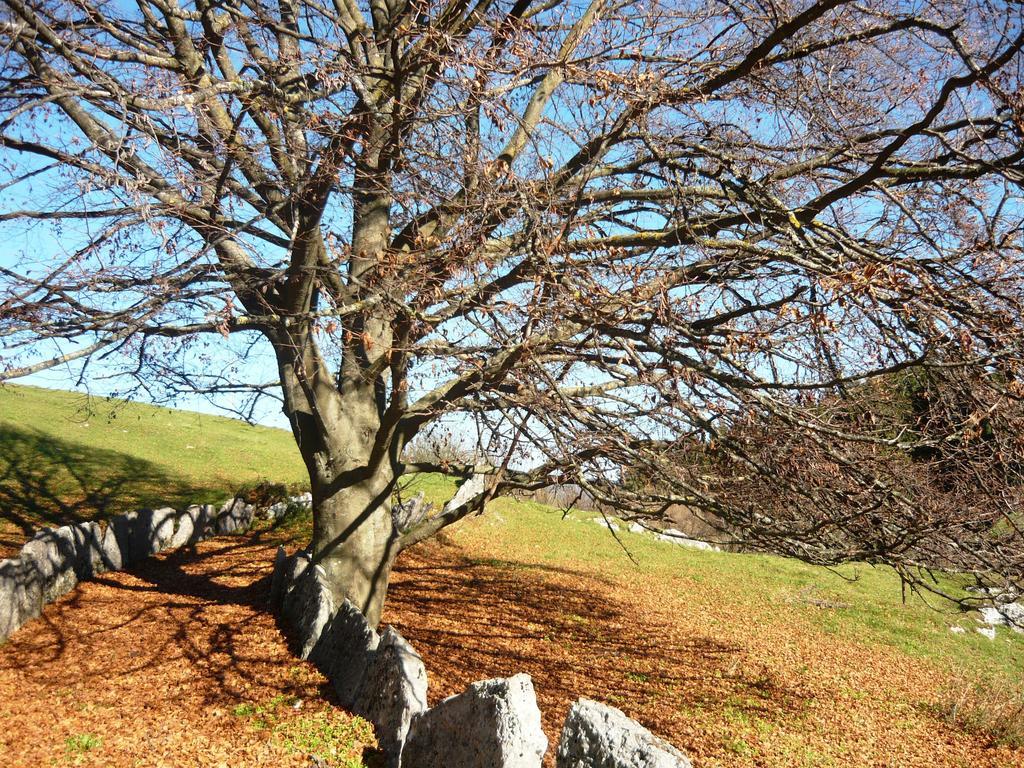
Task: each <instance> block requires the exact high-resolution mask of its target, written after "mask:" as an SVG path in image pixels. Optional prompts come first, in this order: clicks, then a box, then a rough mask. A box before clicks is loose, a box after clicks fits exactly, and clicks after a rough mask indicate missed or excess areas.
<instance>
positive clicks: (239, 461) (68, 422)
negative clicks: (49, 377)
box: [0, 385, 308, 546]
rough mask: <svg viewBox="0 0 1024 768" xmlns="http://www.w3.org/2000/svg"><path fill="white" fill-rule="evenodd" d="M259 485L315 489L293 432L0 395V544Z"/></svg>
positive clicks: (135, 407)
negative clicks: (51, 528)
mask: <svg viewBox="0 0 1024 768" xmlns="http://www.w3.org/2000/svg"><path fill="white" fill-rule="evenodd" d="M262 478H272V479H274V480H275V481H277V482H285V483H295V482H298V483H304V482H308V480H307V478H306V475H305V469H304V467H303V465H302V461H301V459H300V458H299V455H298V451H297V449H296V447H295V443H294V441H293V440H292V437H291V435H290V434H289V433H287V432H285V431H283V430H280V429H269V428H266V427H253V426H248V425H246V424H244V423H242V422H239V421H236V420H234V419H228V418H223V417H218V416H209V415H204V414H198V413H192V412H188V411H172V410H168V409H166V408H157V407H153V406H148V405H141V404H137V403H125V402H123V401H109V400H105V399H101V398H89V397H86V396H85V395H80V394H74V393H68V392H58V391H53V390H46V389H38V388H36V387H23V386H11V385H6V386H2V387H0V509H2V510H3V517H4V519H5V523H6V525H5V529H4V530H0V544H6V545H8V546H10V545H12V544H14V543H15V542H17V541H20V540H21V539H23V538H24V537H25V535H27V534H28V533H30V532H31V531H32V529H34V528H36V527H38V526H40V525H49V524H53V523H59V522H66V521H68V520H76V519H79V520H80V519H93V518H104V517H106V516H108V515H111V514H117V513H119V512H123V511H125V510H130V509H137V508H140V507H146V506H150V507H152V506H159V505H168V506H174V507H177V506H183V505H187V504H195V503H212V502H217V501H220V500H222V499H223V498H225V497H226V496H228V495H230V494H231V493H232V492H234V491H235V490H236V489H237V488H239V487H240V486H243V485H247V484H252V483H255V482H257V481H259V480H260V479H262Z"/></svg>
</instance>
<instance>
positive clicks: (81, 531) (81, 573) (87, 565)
mask: <svg viewBox="0 0 1024 768" xmlns="http://www.w3.org/2000/svg"><path fill="white" fill-rule="evenodd" d="M70 528H71V534H72V536H73V538H74V541H75V575H76V576H78V578H79V580H82V579H91V578H92V577H93V576H96V575H97V574H100V573H103V572H104V571H106V570H108V565H107V561H106V558H105V557H104V551H103V531H101V530H100V526H99V523H96V522H92V521H90V522H87V523H76V524H75V525H72V526H70Z"/></svg>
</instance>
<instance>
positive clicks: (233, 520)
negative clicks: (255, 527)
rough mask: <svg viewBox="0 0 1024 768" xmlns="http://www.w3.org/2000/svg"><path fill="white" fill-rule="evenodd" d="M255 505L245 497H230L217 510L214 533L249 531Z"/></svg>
mask: <svg viewBox="0 0 1024 768" xmlns="http://www.w3.org/2000/svg"><path fill="white" fill-rule="evenodd" d="M255 509H256V508H255V507H253V505H252V504H246V503H245V501H244V500H243V499H230V500H229V501H227V502H225V503H224V505H223V506H222V507H221V508H220V510H219V511H218V512H217V515H216V518H215V520H214V524H213V530H214V533H217V534H225V533H237V532H241V531H247V530H248V529H249V527H250V526H251V525H252V518H253V513H254V512H255Z"/></svg>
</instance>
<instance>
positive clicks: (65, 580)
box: [20, 525, 78, 605]
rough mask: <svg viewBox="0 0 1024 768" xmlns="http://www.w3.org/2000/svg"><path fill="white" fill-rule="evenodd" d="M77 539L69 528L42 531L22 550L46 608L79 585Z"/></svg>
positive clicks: (22, 558)
mask: <svg viewBox="0 0 1024 768" xmlns="http://www.w3.org/2000/svg"><path fill="white" fill-rule="evenodd" d="M76 556H77V553H76V547H75V536H74V534H73V533H72V531H71V528H70V527H68V526H66V525H65V526H62V527H60V528H53V529H46V530H43V531H40V532H39V533H37V534H36V535H35V536H33V537H32V538H31V539H29V540H28V541H27V542H26V543H25V546H23V547H22V548H21V556H20V559H21V561H22V563H23V565H24V567H25V568H26V569H27V571H28V572H34V573H29V574H27V578H28V579H29V580H35V581H38V583H39V585H40V587H41V589H42V601H43V605H46V604H47V603H50V602H53V601H54V600H56V599H57V598H58V597H60V596H62V595H66V594H67V593H68V592H70V591H71V590H72V589H74V588H75V585H77V584H78V575H77V574H76V573H75V560H76Z"/></svg>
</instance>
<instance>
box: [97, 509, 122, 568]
mask: <svg viewBox="0 0 1024 768" xmlns="http://www.w3.org/2000/svg"><path fill="white" fill-rule="evenodd" d="M100 557H101V558H102V559H103V565H104V567H105V569H106V570H108V571H119V570H121V569H122V568H123V567H124V559H123V557H122V556H121V546H120V545H119V544H118V542H117V534H116V532H115V531H114V524H113V521H111V522H109V523H107V527H106V529H104V531H103V536H102V538H101V539H100Z"/></svg>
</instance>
